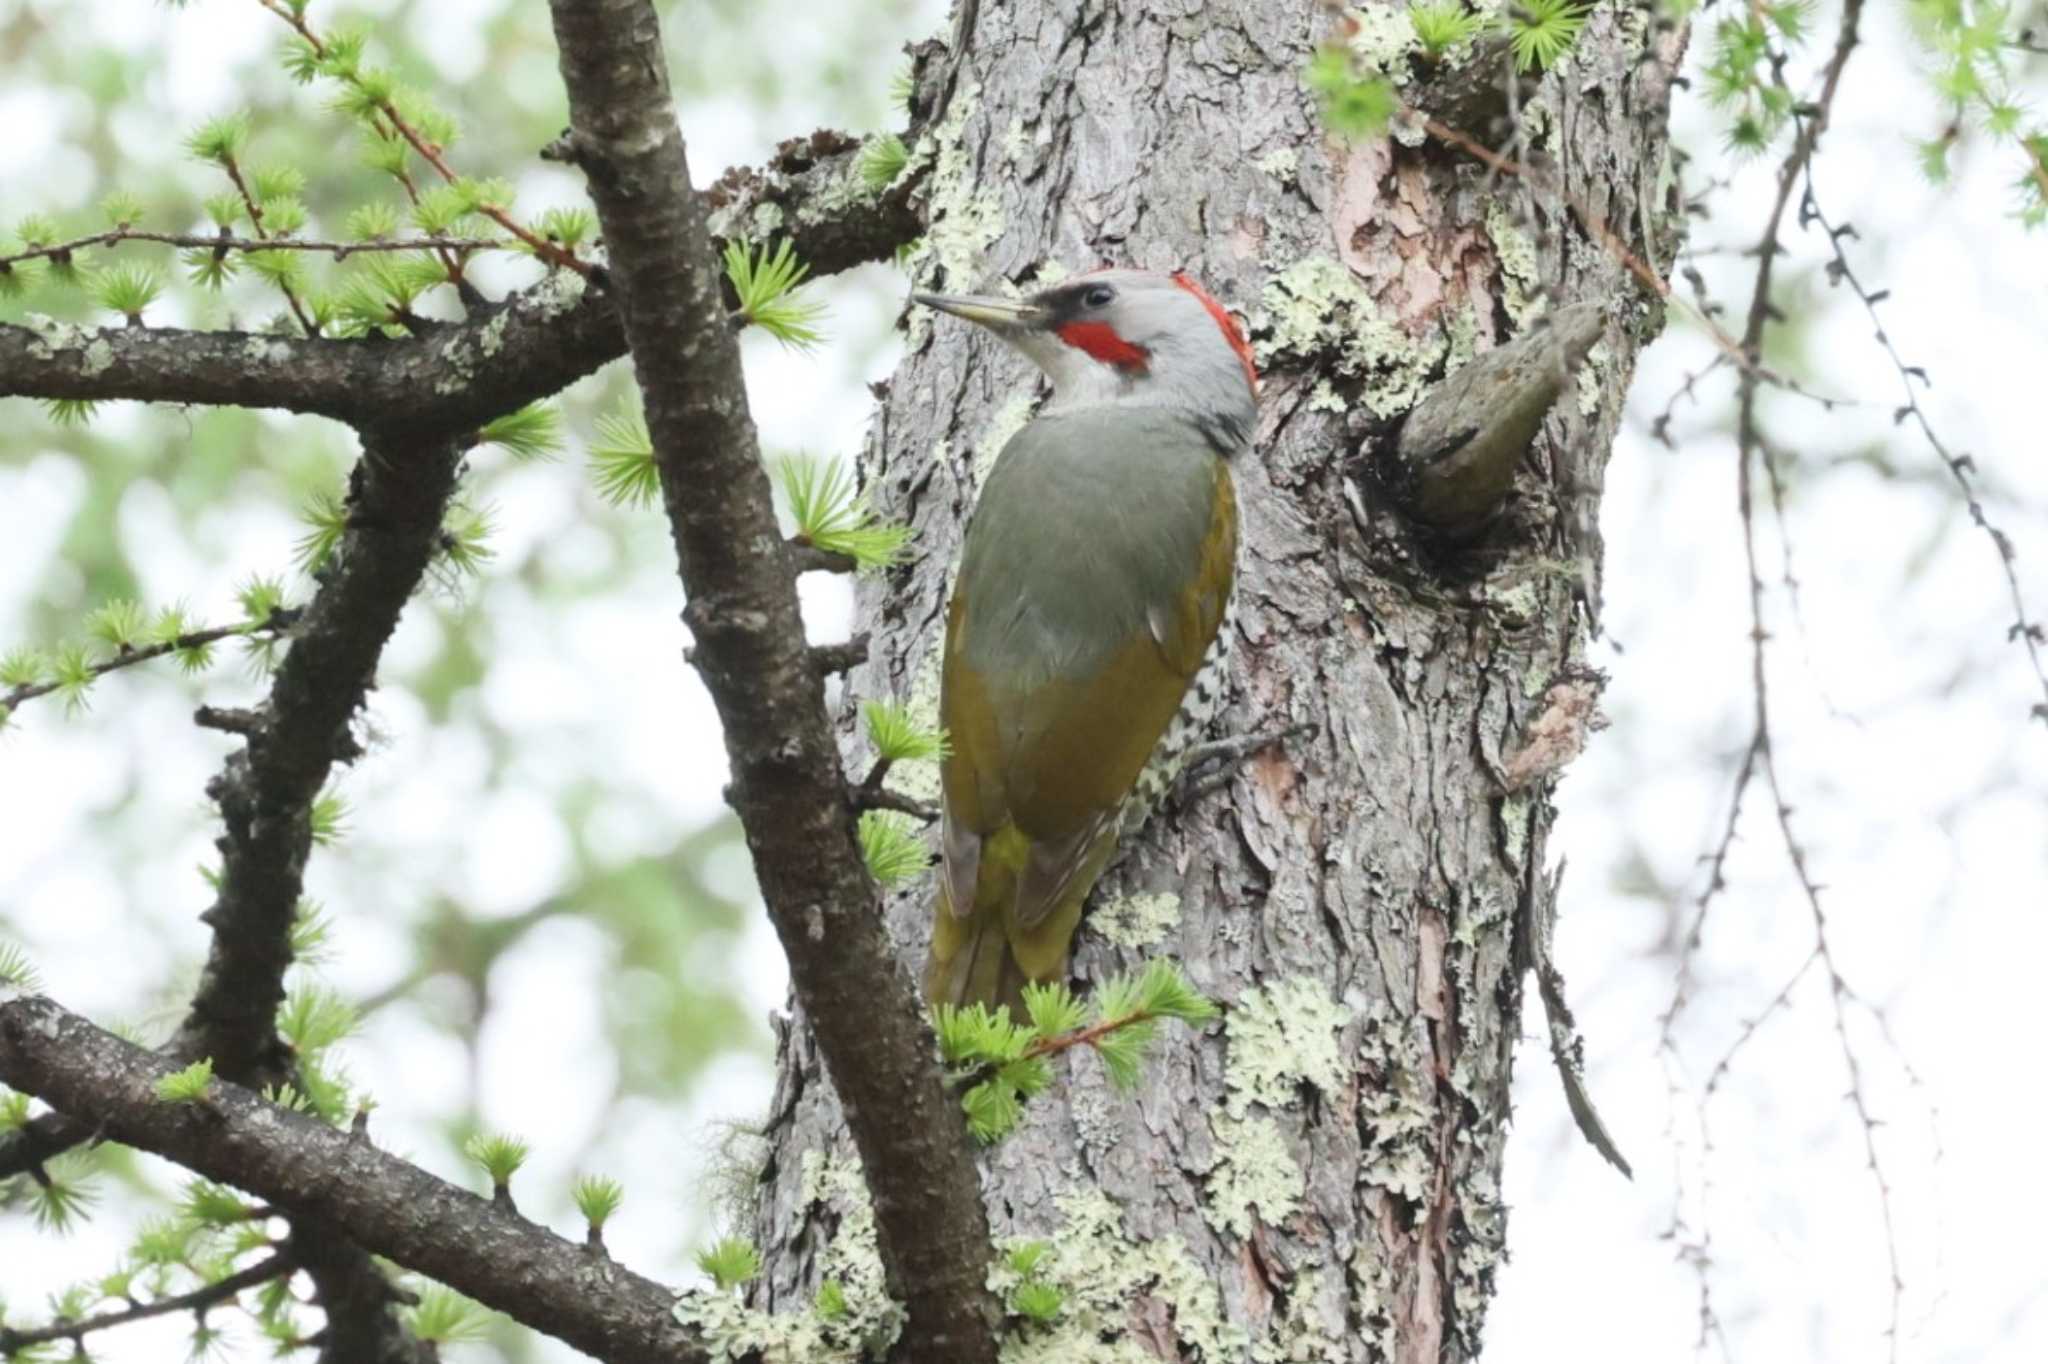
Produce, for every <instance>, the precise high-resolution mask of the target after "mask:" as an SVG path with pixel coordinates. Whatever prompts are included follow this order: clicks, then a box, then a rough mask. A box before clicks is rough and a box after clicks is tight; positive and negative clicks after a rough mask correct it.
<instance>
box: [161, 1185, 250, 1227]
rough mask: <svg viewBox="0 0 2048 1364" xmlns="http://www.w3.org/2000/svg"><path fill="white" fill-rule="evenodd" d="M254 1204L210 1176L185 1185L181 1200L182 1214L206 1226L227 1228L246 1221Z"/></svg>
mask: <svg viewBox="0 0 2048 1364" xmlns="http://www.w3.org/2000/svg"><path fill="white" fill-rule="evenodd" d="M249 1212H250V1207H249V1205H248V1204H247V1203H245V1202H243V1201H242V1196H241V1195H240V1194H238V1193H236V1192H235V1191H234V1190H233V1189H230V1188H228V1187H226V1186H225V1185H221V1184H216V1183H214V1182H213V1181H212V1180H210V1179H195V1180H193V1181H191V1182H190V1183H189V1184H187V1185H186V1186H185V1193H184V1196H183V1197H182V1198H181V1199H179V1201H178V1216H179V1217H180V1218H181V1219H183V1220H184V1221H186V1222H189V1223H193V1224H195V1225H198V1226H203V1227H227V1226H234V1225H236V1224H238V1223H241V1222H245V1221H247V1220H248V1218H249Z"/></svg>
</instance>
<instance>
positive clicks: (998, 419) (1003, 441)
mask: <svg viewBox="0 0 2048 1364" xmlns="http://www.w3.org/2000/svg"><path fill="white" fill-rule="evenodd" d="M1037 404H1038V399H1037V397H1036V396H1035V395H1033V394H1031V393H1015V394H1012V395H1011V396H1010V399H1009V401H1007V402H1005V403H1004V404H1003V405H1002V406H1001V407H999V408H997V409H996V412H995V415H994V416H992V417H990V418H989V419H988V426H987V427H986V429H984V430H983V431H982V433H981V439H980V440H978V441H976V442H975V443H974V486H975V488H976V489H979V488H980V487H981V486H982V485H983V484H985V483H987V482H988V472H989V470H991V469H993V468H995V467H996V457H997V456H998V455H1000V454H1002V453H1003V447H1004V446H1006V445H1008V444H1009V443H1010V437H1012V436H1014V435H1016V434H1017V433H1018V432H1019V431H1022V430H1023V429H1024V425H1025V423H1026V422H1029V421H1030V420H1031V409H1032V408H1034V407H1035V406H1037Z"/></svg>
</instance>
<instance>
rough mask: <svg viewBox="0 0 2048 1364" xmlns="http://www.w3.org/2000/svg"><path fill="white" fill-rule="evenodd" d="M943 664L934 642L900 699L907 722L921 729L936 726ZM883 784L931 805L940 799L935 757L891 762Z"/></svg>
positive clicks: (940, 647) (941, 652)
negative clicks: (909, 721) (908, 718)
mask: <svg viewBox="0 0 2048 1364" xmlns="http://www.w3.org/2000/svg"><path fill="white" fill-rule="evenodd" d="M944 664H945V646H944V644H942V643H941V642H940V641H939V640H936V639H935V640H933V641H932V644H931V647H930V648H929V649H926V650H925V654H924V658H923V659H922V660H921V661H920V662H919V663H918V665H917V672H916V674H915V675H913V676H912V677H911V679H910V695H908V696H906V697H905V698H903V705H904V708H905V709H907V710H908V711H909V712H910V719H911V722H912V723H913V724H915V725H916V726H917V727H918V728H919V729H920V730H933V729H937V728H938V727H939V682H940V670H941V668H942V667H943V666H944ZM882 785H883V786H885V787H887V788H888V789H889V790H891V791H894V792H895V793H896V794H897V795H899V796H908V797H910V798H911V799H912V800H921V801H924V802H926V803H930V802H932V801H935V800H937V799H938V798H939V764H938V760H937V759H935V758H918V759H913V760H907V761H904V762H898V763H892V764H891V765H890V767H889V775H888V776H887V777H885V778H883V780H882Z"/></svg>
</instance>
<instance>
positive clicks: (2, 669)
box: [0, 645, 50, 687]
mask: <svg viewBox="0 0 2048 1364" xmlns="http://www.w3.org/2000/svg"><path fill="white" fill-rule="evenodd" d="M49 672H50V661H49V660H48V659H46V658H44V657H43V654H42V651H41V650H40V649H31V648H28V647H27V646H26V645H23V646H20V647H17V648H15V649H13V650H10V651H9V652H8V653H7V654H6V655H5V656H4V657H0V687H33V686H35V685H36V684H37V683H38V682H41V681H42V680H43V679H44V678H45V677H47V676H49Z"/></svg>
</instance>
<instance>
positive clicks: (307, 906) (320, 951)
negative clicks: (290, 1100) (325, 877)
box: [286, 899, 333, 1045]
mask: <svg viewBox="0 0 2048 1364" xmlns="http://www.w3.org/2000/svg"><path fill="white" fill-rule="evenodd" d="M332 928H333V922H332V921H331V920H330V919H329V918H328V917H327V911H326V910H324V909H322V908H321V907H320V902H319V901H318V900H304V899H302V900H300V901H299V903H298V905H297V906H296V907H295V908H294V910H293V912H292V933H291V948H292V960H293V961H294V962H296V963H297V964H299V965H301V966H318V965H320V964H321V963H322V962H324V961H326V960H327V954H328V950H329V948H328V937H329V934H330V931H331V930H332ZM286 998H287V1002H289V998H290V997H289V996H287V997H286ZM287 1036H289V1034H287ZM300 1045H303V1044H300Z"/></svg>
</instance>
